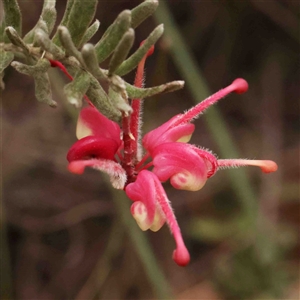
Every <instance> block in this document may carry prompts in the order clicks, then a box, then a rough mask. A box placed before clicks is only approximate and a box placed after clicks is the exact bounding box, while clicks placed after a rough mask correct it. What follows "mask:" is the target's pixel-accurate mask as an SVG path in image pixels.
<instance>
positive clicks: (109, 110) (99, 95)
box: [86, 79, 121, 122]
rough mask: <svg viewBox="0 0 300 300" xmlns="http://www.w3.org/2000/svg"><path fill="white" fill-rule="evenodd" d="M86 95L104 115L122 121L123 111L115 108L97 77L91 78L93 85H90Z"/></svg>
mask: <svg viewBox="0 0 300 300" xmlns="http://www.w3.org/2000/svg"><path fill="white" fill-rule="evenodd" d="M86 95H87V96H88V98H89V99H90V101H91V102H92V103H93V104H94V105H95V107H96V108H97V109H98V110H99V111H100V112H101V113H102V114H103V115H105V116H106V117H107V118H109V119H110V120H113V121H116V122H119V121H120V118H121V112H120V111H118V110H117V109H115V108H114V106H113V105H112V103H111V101H110V99H109V97H108V95H107V94H106V92H105V91H104V90H103V88H102V87H101V85H100V84H99V82H98V81H97V80H96V79H94V80H91V86H90V87H89V89H88V91H87V93H86Z"/></svg>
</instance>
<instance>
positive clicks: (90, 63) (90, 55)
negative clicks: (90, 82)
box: [81, 44, 107, 80]
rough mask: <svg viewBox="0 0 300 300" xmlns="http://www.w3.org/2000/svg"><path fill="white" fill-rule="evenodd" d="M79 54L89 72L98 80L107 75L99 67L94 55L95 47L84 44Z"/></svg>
mask: <svg viewBox="0 0 300 300" xmlns="http://www.w3.org/2000/svg"><path fill="white" fill-rule="evenodd" d="M81 55H82V58H83V60H84V63H85V65H86V67H87V69H88V71H89V72H91V74H93V75H94V76H95V77H96V78H97V79H98V80H101V79H105V80H107V76H106V75H105V74H104V72H103V71H102V70H101V69H100V68H99V63H98V60H97V56H96V51H95V47H94V45H92V44H85V45H84V46H83V47H82V50H81Z"/></svg>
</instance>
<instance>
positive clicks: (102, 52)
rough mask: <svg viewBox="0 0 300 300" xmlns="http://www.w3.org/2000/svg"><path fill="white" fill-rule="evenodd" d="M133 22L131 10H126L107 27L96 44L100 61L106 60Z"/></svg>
mask: <svg viewBox="0 0 300 300" xmlns="http://www.w3.org/2000/svg"><path fill="white" fill-rule="evenodd" d="M130 23H131V12H130V10H124V11H123V12H121V13H120V14H119V16H118V17H117V19H116V20H115V22H114V23H113V24H112V25H111V26H110V27H109V28H108V29H107V31H106V33H104V35H103V37H102V38H101V40H100V41H99V42H98V43H97V44H96V46H95V50H96V54H97V59H98V62H99V63H101V62H102V61H104V60H105V59H106V58H107V57H108V56H109V55H110V54H111V53H112V52H113V51H114V50H115V48H116V47H117V45H118V43H119V41H120V40H121V38H122V37H123V35H124V33H125V32H126V31H127V30H128V29H129V27H130Z"/></svg>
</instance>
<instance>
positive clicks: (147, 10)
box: [131, 0, 158, 28]
mask: <svg viewBox="0 0 300 300" xmlns="http://www.w3.org/2000/svg"><path fill="white" fill-rule="evenodd" d="M157 6H158V1H157V0H147V1H144V2H142V3H141V4H140V5H138V6H137V7H135V8H134V9H132V10H131V27H132V28H136V27H138V26H139V25H140V24H141V23H142V22H143V21H144V20H146V19H147V18H148V17H150V16H151V15H152V14H153V13H154V12H155V10H156V8H157Z"/></svg>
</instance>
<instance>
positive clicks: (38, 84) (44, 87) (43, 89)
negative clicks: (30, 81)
mask: <svg viewBox="0 0 300 300" xmlns="http://www.w3.org/2000/svg"><path fill="white" fill-rule="evenodd" d="M34 85H35V96H36V98H37V100H38V101H39V102H42V103H46V104H48V105H49V106H51V107H56V106H57V103H56V102H55V101H54V100H53V99H52V93H51V85H50V79H49V75H48V74H47V73H41V74H40V75H39V76H34Z"/></svg>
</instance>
